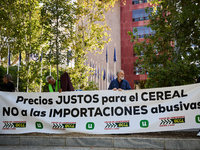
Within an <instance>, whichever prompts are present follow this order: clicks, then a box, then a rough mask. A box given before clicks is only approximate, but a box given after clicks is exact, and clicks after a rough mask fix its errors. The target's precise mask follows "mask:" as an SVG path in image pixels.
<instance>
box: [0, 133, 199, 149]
mask: <svg viewBox="0 0 200 150" xmlns="http://www.w3.org/2000/svg"><path fill="white" fill-rule="evenodd" d="M197 133H198V132H196V131H170V132H169V131H168V132H153V133H134V134H116V135H114V134H113V135H93V134H81V133H69V134H43V133H29V134H20V135H19V134H18V135H3V134H1V135H0V149H1V148H5V149H6V146H14V147H16V146H18V147H24V146H32V147H34V146H46V147H49V146H50V147H63V148H68V149H69V148H71V149H73V148H76V147H79V148H82V149H111V150H115V149H118V150H119V149H154V150H155V149H157V150H158V149H159V150H161V149H171V150H172V149H176V150H178V149H185V150H193V149H200V137H197V136H196V135H197ZM15 149H16V148H15Z"/></svg>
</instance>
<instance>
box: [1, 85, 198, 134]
mask: <svg viewBox="0 0 200 150" xmlns="http://www.w3.org/2000/svg"><path fill="white" fill-rule="evenodd" d="M191 128H200V84H191V85H186V86H175V87H166V88H155V89H145V90H130V91H112V90H107V91H106V90H105V91H74V92H62V93H57V92H55V93H23V92H13V93H12V92H0V134H19V133H30V132H40V133H69V132H80V133H89V134H125V133H140V132H156V131H172V130H181V129H191Z"/></svg>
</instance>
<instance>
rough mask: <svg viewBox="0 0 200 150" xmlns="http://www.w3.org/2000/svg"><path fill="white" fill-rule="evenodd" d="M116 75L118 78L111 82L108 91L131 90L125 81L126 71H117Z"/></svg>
mask: <svg viewBox="0 0 200 150" xmlns="http://www.w3.org/2000/svg"><path fill="white" fill-rule="evenodd" d="M116 75H117V78H116V79H114V80H112V81H111V83H110V86H109V88H108V90H114V91H116V90H118V91H122V90H131V87H130V85H129V83H128V81H127V80H125V79H124V71H123V70H119V71H117V74H116Z"/></svg>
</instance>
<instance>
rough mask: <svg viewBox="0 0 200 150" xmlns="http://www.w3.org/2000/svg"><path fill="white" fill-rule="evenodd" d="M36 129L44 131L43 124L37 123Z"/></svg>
mask: <svg viewBox="0 0 200 150" xmlns="http://www.w3.org/2000/svg"><path fill="white" fill-rule="evenodd" d="M35 127H36V129H43V124H42V123H41V122H36V123H35Z"/></svg>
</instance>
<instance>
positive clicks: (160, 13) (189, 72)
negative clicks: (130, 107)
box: [129, 0, 200, 88]
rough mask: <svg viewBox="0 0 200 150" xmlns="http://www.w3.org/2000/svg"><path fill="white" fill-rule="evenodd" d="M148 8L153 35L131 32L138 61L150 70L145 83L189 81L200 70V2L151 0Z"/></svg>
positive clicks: (178, 83) (156, 85) (195, 0)
mask: <svg viewBox="0 0 200 150" xmlns="http://www.w3.org/2000/svg"><path fill="white" fill-rule="evenodd" d="M151 3H152V4H153V5H154V7H152V8H147V10H146V11H147V12H148V13H150V14H151V15H150V16H149V24H148V25H147V27H150V28H151V29H152V31H153V32H152V34H151V35H146V36H145V38H144V40H141V39H139V38H138V36H137V30H135V31H134V34H133V33H132V32H129V34H130V35H131V41H132V42H134V51H135V52H136V53H137V54H138V55H139V54H141V52H143V54H144V55H143V56H140V57H139V58H138V60H137V61H136V64H135V65H139V66H141V67H142V68H143V69H144V70H147V71H148V77H149V79H148V80H147V84H146V87H148V88H152V87H166V86H178V85H186V84H191V83H194V82H195V78H196V77H198V75H199V74H200V20H199V18H200V2H199V1H198V0H192V1H188V0H161V1H160V0H152V1H151Z"/></svg>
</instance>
